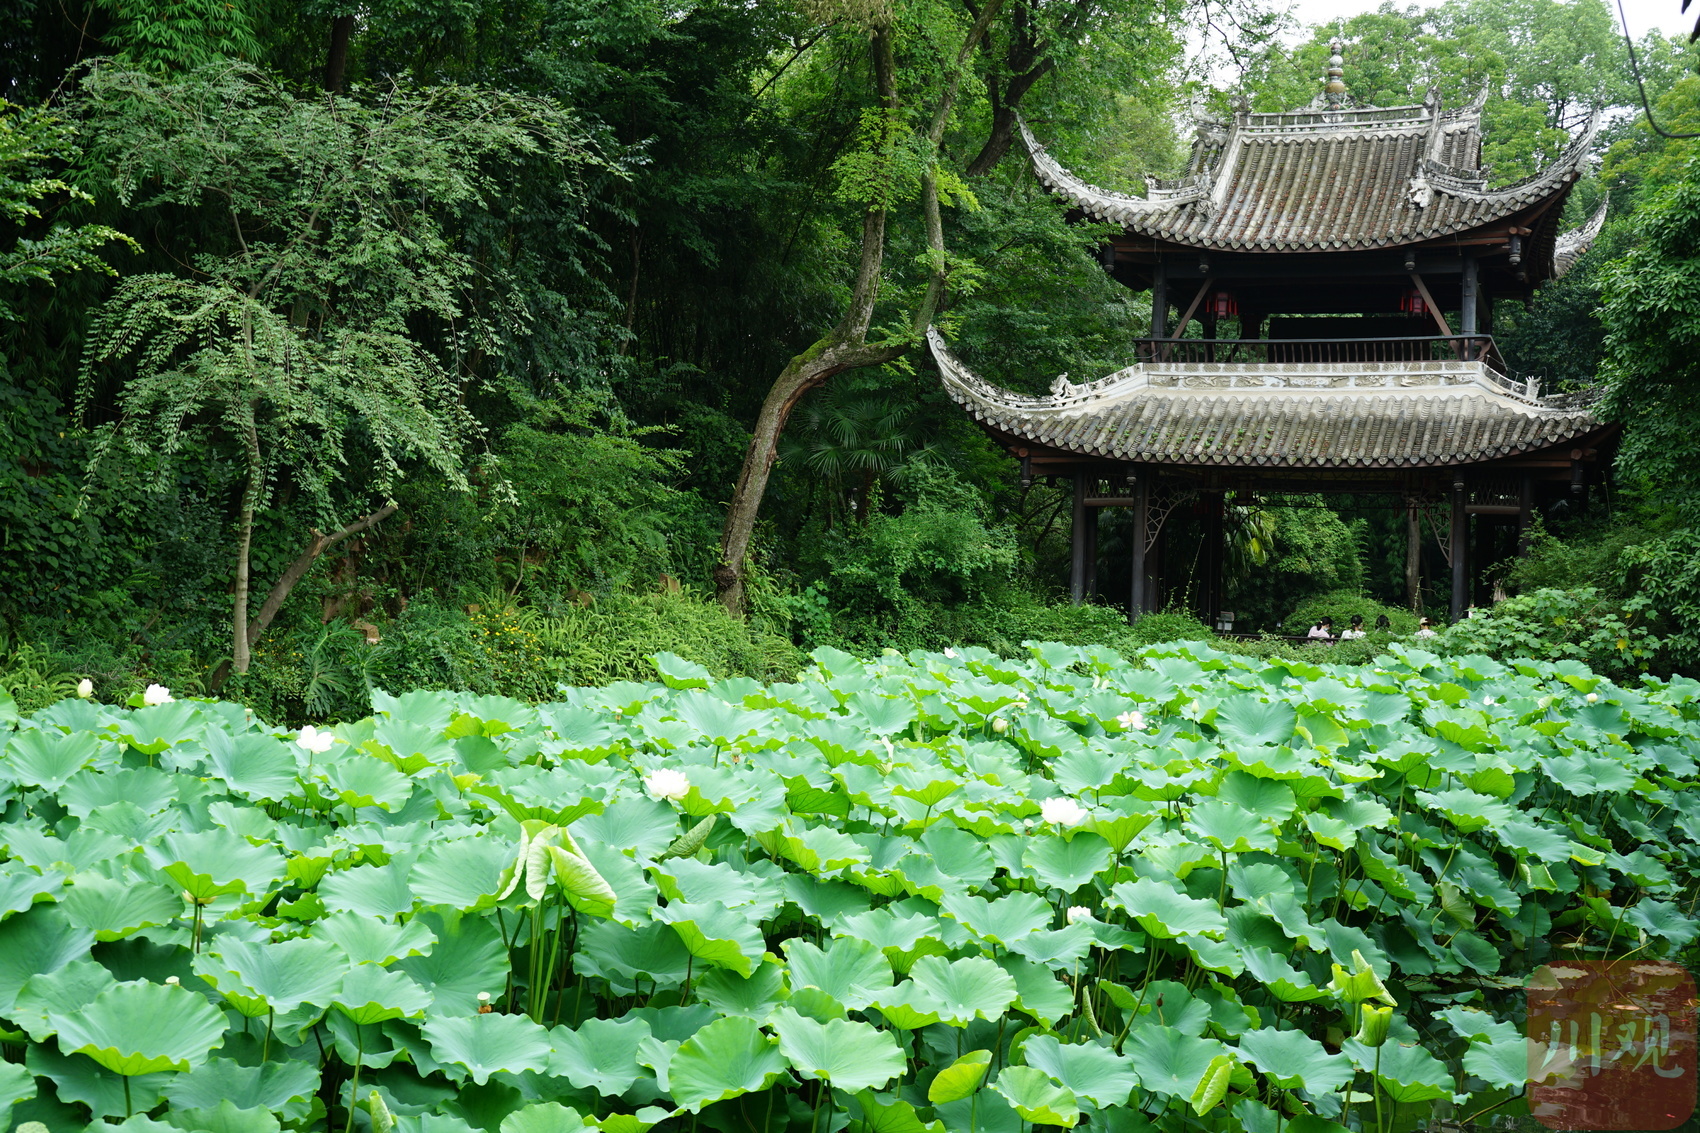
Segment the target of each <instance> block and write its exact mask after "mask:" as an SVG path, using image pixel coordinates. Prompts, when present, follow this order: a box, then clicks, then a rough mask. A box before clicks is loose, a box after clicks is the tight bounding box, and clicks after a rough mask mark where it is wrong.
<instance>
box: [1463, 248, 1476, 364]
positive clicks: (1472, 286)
mask: <svg viewBox="0 0 1700 1133" xmlns="http://www.w3.org/2000/svg"><path fill="white" fill-rule="evenodd" d="M1480 298H1481V285H1480V278H1479V273H1478V271H1477V266H1476V257H1474V256H1472V255H1468V254H1466V255H1465V256H1464V298H1463V301H1462V304H1461V307H1462V309H1461V310H1460V311H1459V315H1458V322H1459V323H1460V324H1461V325H1460V326H1459V327H1458V333H1459V334H1475V333H1476V330H1477V321H1476V311H1477V307H1478V300H1479V299H1480ZM1469 356H1470V357H1472V358H1473V357H1475V351H1473V350H1472V351H1471V352H1470V355H1469Z"/></svg>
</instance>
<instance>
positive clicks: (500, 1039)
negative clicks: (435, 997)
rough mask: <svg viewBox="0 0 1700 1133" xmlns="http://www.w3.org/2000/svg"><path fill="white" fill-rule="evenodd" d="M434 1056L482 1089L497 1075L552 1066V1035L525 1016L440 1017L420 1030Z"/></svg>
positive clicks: (433, 1016) (434, 1017)
mask: <svg viewBox="0 0 1700 1133" xmlns="http://www.w3.org/2000/svg"><path fill="white" fill-rule="evenodd" d="M420 1031H421V1033H422V1034H423V1035H424V1036H425V1041H426V1042H428V1043H430V1044H431V1057H432V1058H434V1059H436V1060H437V1061H438V1062H440V1063H442V1064H443V1065H445V1066H459V1067H461V1068H462V1069H464V1070H465V1071H466V1072H467V1074H469V1075H470V1076H471V1078H472V1080H473V1081H474V1082H476V1083H478V1084H479V1085H480V1086H482V1085H483V1084H484V1083H485V1082H487V1081H489V1080H490V1075H492V1074H496V1073H507V1074H519V1073H523V1072H524V1071H527V1070H542V1069H543V1068H544V1067H546V1066H548V1065H549V1054H550V1045H549V1032H548V1031H547V1030H545V1029H544V1028H543V1027H541V1026H539V1025H538V1024H536V1023H534V1022H532V1021H531V1020H530V1019H528V1018H526V1017H525V1016H524V1015H502V1014H498V1013H496V1012H490V1013H488V1014H483V1015H476V1014H475V1015H446V1016H445V1015H438V1014H435V1013H433V1014H432V1015H431V1016H430V1017H429V1018H428V1019H426V1020H425V1022H424V1024H423V1025H422V1026H421V1027H420Z"/></svg>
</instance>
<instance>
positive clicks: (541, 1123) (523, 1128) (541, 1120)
mask: <svg viewBox="0 0 1700 1133" xmlns="http://www.w3.org/2000/svg"><path fill="white" fill-rule="evenodd" d="M600 1128H603V1127H602V1126H600V1125H586V1124H585V1123H584V1119H583V1118H582V1117H580V1116H579V1112H578V1110H576V1109H573V1108H572V1107H570V1106H564V1105H562V1104H561V1103H560V1102H532V1103H531V1104H530V1105H528V1106H525V1107H524V1108H522V1109H516V1110H514V1111H513V1112H512V1113H510V1114H508V1115H507V1116H506V1117H504V1118H502V1124H501V1125H500V1126H499V1127H498V1128H497V1133H574V1130H578V1129H600ZM646 1128H647V1126H646Z"/></svg>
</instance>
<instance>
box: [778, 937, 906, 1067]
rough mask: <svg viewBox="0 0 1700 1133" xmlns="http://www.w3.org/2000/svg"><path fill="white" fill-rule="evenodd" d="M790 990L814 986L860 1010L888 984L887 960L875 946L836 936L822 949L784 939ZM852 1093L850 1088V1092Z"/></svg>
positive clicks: (886, 987)
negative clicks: (830, 943)
mask: <svg viewBox="0 0 1700 1133" xmlns="http://www.w3.org/2000/svg"><path fill="white" fill-rule="evenodd" d="M785 958H786V960H787V961H788V962H789V966H790V969H791V989H792V991H794V992H795V991H797V990H798V989H800V988H805V987H815V988H819V989H820V990H821V991H824V992H825V993H826V994H828V995H830V996H832V998H834V999H836V1000H837V1001H838V1002H840V1003H842V1004H843V1005H844V1006H845V1007H847V1008H849V1009H850V1010H852V1011H860V1010H861V1009H862V1008H864V1007H866V1006H868V1004H870V1003H872V1002H873V1001H874V1000H876V999H878V998H879V997H880V996H881V995H883V994H884V993H885V992H886V991H887V990H888V989H889V988H890V987H891V985H892V975H891V961H889V960H888V959H886V957H885V953H884V952H883V951H881V950H880V949H879V948H878V947H877V946H876V945H874V944H872V943H870V942H868V941H865V940H857V939H856V938H854V937H839V938H837V939H835V940H834V941H833V942H832V945H831V947H829V948H827V949H825V950H822V949H820V948H817V947H816V946H815V945H813V944H810V943H808V942H806V941H801V940H788V941H786V942H785ZM852 1092H854V1091H852Z"/></svg>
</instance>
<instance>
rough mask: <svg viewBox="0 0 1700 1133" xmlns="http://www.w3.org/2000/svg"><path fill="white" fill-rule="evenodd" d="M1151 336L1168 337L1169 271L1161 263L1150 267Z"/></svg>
mask: <svg viewBox="0 0 1700 1133" xmlns="http://www.w3.org/2000/svg"><path fill="white" fill-rule="evenodd" d="M1151 337H1152V338H1168V337H1169V273H1168V272H1166V271H1165V270H1163V265H1162V264H1158V265H1157V266H1156V267H1154V268H1152V269H1151Z"/></svg>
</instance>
